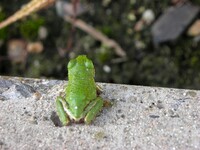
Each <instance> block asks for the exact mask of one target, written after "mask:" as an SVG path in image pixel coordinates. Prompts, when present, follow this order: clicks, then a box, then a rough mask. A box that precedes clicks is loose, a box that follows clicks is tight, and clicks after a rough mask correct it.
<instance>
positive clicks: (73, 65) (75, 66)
mask: <svg viewBox="0 0 200 150" xmlns="http://www.w3.org/2000/svg"><path fill="white" fill-rule="evenodd" d="M67 68H68V71H69V72H70V71H71V72H73V73H86V74H88V73H89V74H91V75H92V76H94V65H93V63H92V61H91V60H90V59H88V58H87V56H86V55H79V56H78V57H77V58H75V59H72V60H70V62H69V63H68V66H67Z"/></svg>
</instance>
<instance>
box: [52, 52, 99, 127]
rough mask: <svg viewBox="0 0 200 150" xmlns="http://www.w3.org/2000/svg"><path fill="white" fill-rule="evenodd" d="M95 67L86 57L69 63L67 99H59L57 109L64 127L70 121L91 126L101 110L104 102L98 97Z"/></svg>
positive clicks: (80, 57)
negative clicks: (82, 121)
mask: <svg viewBox="0 0 200 150" xmlns="http://www.w3.org/2000/svg"><path fill="white" fill-rule="evenodd" d="M94 75H95V70H94V65H93V63H92V61H91V60H89V59H88V58H87V57H86V56H85V55H80V56H78V57H77V58H76V59H73V60H71V61H70V62H69V63H68V79H69V81H68V86H67V88H66V97H65V99H64V98H62V97H58V98H57V100H56V107H57V113H58V116H59V118H60V120H61V122H62V124H63V125H67V124H68V123H69V122H70V120H73V121H74V122H80V120H82V119H84V122H85V123H86V124H89V123H90V122H91V121H92V120H93V119H94V118H95V116H96V114H97V113H98V112H99V111H100V110H101V108H102V106H103V100H102V98H101V97H98V96H97V88H96V84H95V81H94Z"/></svg>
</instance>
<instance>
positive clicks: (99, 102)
mask: <svg viewBox="0 0 200 150" xmlns="http://www.w3.org/2000/svg"><path fill="white" fill-rule="evenodd" d="M102 107H103V99H102V98H101V97H97V98H96V99H95V100H94V101H92V102H91V103H90V104H89V105H88V107H87V108H86V110H85V111H86V116H85V119H84V121H85V123H86V124H90V123H91V121H92V120H93V119H94V118H95V117H96V115H97V114H98V113H99V112H100V111H101V109H102ZM88 109H89V110H88Z"/></svg>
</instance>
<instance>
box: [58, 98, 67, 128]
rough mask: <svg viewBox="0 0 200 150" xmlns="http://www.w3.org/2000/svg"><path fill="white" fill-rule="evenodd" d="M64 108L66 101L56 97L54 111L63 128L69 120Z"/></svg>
mask: <svg viewBox="0 0 200 150" xmlns="http://www.w3.org/2000/svg"><path fill="white" fill-rule="evenodd" d="M64 107H66V108H67V103H66V101H65V100H64V99H63V98H62V97H61V96H58V97H57V99H56V111H57V114H58V117H59V119H60V121H61V122H62V124H63V126H66V125H68V124H69V122H70V120H69V116H68V115H67V113H66V112H65V110H64Z"/></svg>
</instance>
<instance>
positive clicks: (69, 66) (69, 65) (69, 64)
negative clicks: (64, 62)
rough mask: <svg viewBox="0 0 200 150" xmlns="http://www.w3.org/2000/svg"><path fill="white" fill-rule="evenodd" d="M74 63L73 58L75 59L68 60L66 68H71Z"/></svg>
mask: <svg viewBox="0 0 200 150" xmlns="http://www.w3.org/2000/svg"><path fill="white" fill-rule="evenodd" d="M75 64H76V60H75V59H73V60H70V62H69V63H68V66H67V68H68V69H71V68H72V67H73V66H75Z"/></svg>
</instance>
